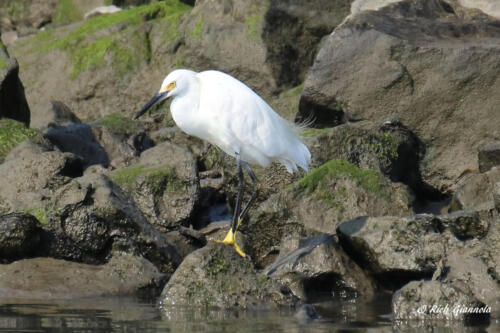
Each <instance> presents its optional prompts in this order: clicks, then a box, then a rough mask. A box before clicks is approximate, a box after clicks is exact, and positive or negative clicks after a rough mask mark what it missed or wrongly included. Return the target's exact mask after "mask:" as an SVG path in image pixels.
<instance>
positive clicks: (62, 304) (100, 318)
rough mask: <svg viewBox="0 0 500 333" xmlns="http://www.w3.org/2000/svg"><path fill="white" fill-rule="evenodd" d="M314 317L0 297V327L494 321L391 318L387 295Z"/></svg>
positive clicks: (342, 304) (382, 326)
mask: <svg viewBox="0 0 500 333" xmlns="http://www.w3.org/2000/svg"><path fill="white" fill-rule="evenodd" d="M314 306H315V308H316V310H317V312H318V313H319V314H320V315H321V316H322V318H320V319H316V320H312V321H309V322H306V321H304V320H301V319H298V318H297V316H296V315H295V311H294V310H291V309H282V310H278V311H277V310H254V311H244V310H215V309H213V310H208V309H194V308H168V309H166V310H164V311H160V309H159V308H158V306H157V304H156V303H155V302H153V301H145V300H141V299H138V298H134V297H119V298H116V297H115V298H113V297H112V298H92V299H79V300H65V301H57V302H55V301H46V302H41V301H26V300H24V301H22V302H21V301H19V300H12V299H0V332H13V333H14V332H75V333H76V332H126V333H135V332H145V333H147V332H155V333H156V332H248V333H250V332H287V333H288V332H292V333H293V332H313V333H315V332H395V331H396V332H431V331H432V332H450V333H451V332H496V331H499V330H500V324H499V323H498V322H492V323H490V324H489V327H487V326H488V325H487V324H486V325H485V324H483V326H473V327H466V326H464V325H463V324H460V323H446V322H440V323H432V324H429V323H420V322H416V323H408V322H394V321H392V320H391V317H390V315H388V314H389V313H390V298H389V297H381V298H379V299H378V300H377V302H370V303H367V302H361V301H359V300H349V301H343V300H330V301H323V302H317V303H315V305H314Z"/></svg>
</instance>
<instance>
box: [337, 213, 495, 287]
mask: <svg viewBox="0 0 500 333" xmlns="http://www.w3.org/2000/svg"><path fill="white" fill-rule="evenodd" d="M474 217H476V219H474ZM452 218H455V219H456V220H452ZM472 221H475V222H472ZM470 225H475V227H474V228H470V229H476V228H478V230H481V231H480V232H479V234H480V235H483V234H484V233H483V230H484V229H486V228H487V226H484V225H483V224H482V223H481V221H480V220H479V219H478V218H477V215H473V216H472V217H471V216H469V218H468V219H467V214H456V215H445V216H444V217H443V216H437V217H435V216H433V215H425V214H421V215H414V216H409V217H402V218H401V217H390V216H384V217H358V218H356V219H353V220H350V221H347V222H344V223H342V224H340V225H339V227H338V229H337V233H338V235H339V239H340V244H341V245H342V247H343V248H344V249H346V251H347V253H348V254H349V255H350V256H351V257H352V258H354V259H356V260H357V262H358V263H361V264H362V265H363V266H367V267H368V268H370V270H371V271H372V272H373V273H374V274H375V275H376V276H378V278H379V282H381V283H388V284H389V285H388V287H392V288H393V287H398V286H400V285H401V284H404V283H406V282H408V281H410V280H413V279H418V278H423V277H430V276H432V273H433V272H434V271H435V270H436V268H437V265H438V263H439V262H440V260H441V259H443V258H444V257H445V256H446V253H447V252H448V251H450V249H453V248H458V247H460V246H463V244H464V243H463V242H461V241H459V240H458V239H456V238H455V237H454V236H453V235H452V234H451V231H456V232H457V231H458V232H460V233H459V234H460V235H461V234H463V229H466V230H467V229H468V227H469V226H470ZM447 228H450V229H451V230H449V229H447ZM391 285H392V286H391Z"/></svg>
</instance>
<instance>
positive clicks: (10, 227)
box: [0, 213, 42, 263]
mask: <svg viewBox="0 0 500 333" xmlns="http://www.w3.org/2000/svg"><path fill="white" fill-rule="evenodd" d="M41 235H42V228H41V226H40V223H39V222H38V221H37V219H36V218H34V217H33V216H31V215H29V214H20V213H12V214H7V215H2V216H0V262H1V263H6V262H11V261H13V260H16V259H21V258H26V257H29V256H33V255H34V254H35V253H36V250H37V249H38V246H39V243H40V238H41Z"/></svg>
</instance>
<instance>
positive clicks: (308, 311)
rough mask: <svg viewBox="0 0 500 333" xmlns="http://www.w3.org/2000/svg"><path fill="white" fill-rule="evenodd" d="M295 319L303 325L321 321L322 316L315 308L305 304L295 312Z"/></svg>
mask: <svg viewBox="0 0 500 333" xmlns="http://www.w3.org/2000/svg"><path fill="white" fill-rule="evenodd" d="M295 318H297V320H298V321H299V322H301V323H308V322H310V321H311V320H314V319H320V318H321V316H320V315H319V314H318V313H317V312H316V309H315V308H314V306H312V305H311V304H304V305H303V306H301V307H300V308H299V309H298V310H297V312H295Z"/></svg>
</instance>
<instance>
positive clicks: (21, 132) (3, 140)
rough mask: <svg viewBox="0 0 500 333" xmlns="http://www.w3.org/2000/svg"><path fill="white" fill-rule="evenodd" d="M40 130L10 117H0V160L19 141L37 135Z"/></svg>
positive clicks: (1, 160)
mask: <svg viewBox="0 0 500 333" xmlns="http://www.w3.org/2000/svg"><path fill="white" fill-rule="evenodd" d="M39 135H40V132H39V131H37V130H35V129H32V128H29V127H26V125H25V124H23V123H20V122H18V121H15V120H11V119H6V118H5V119H0V162H3V160H4V159H5V157H6V156H7V154H8V153H9V152H10V151H11V150H12V149H13V148H15V147H16V146H17V145H19V144H20V143H21V142H23V141H25V140H28V139H31V138H34V137H37V136H39Z"/></svg>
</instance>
